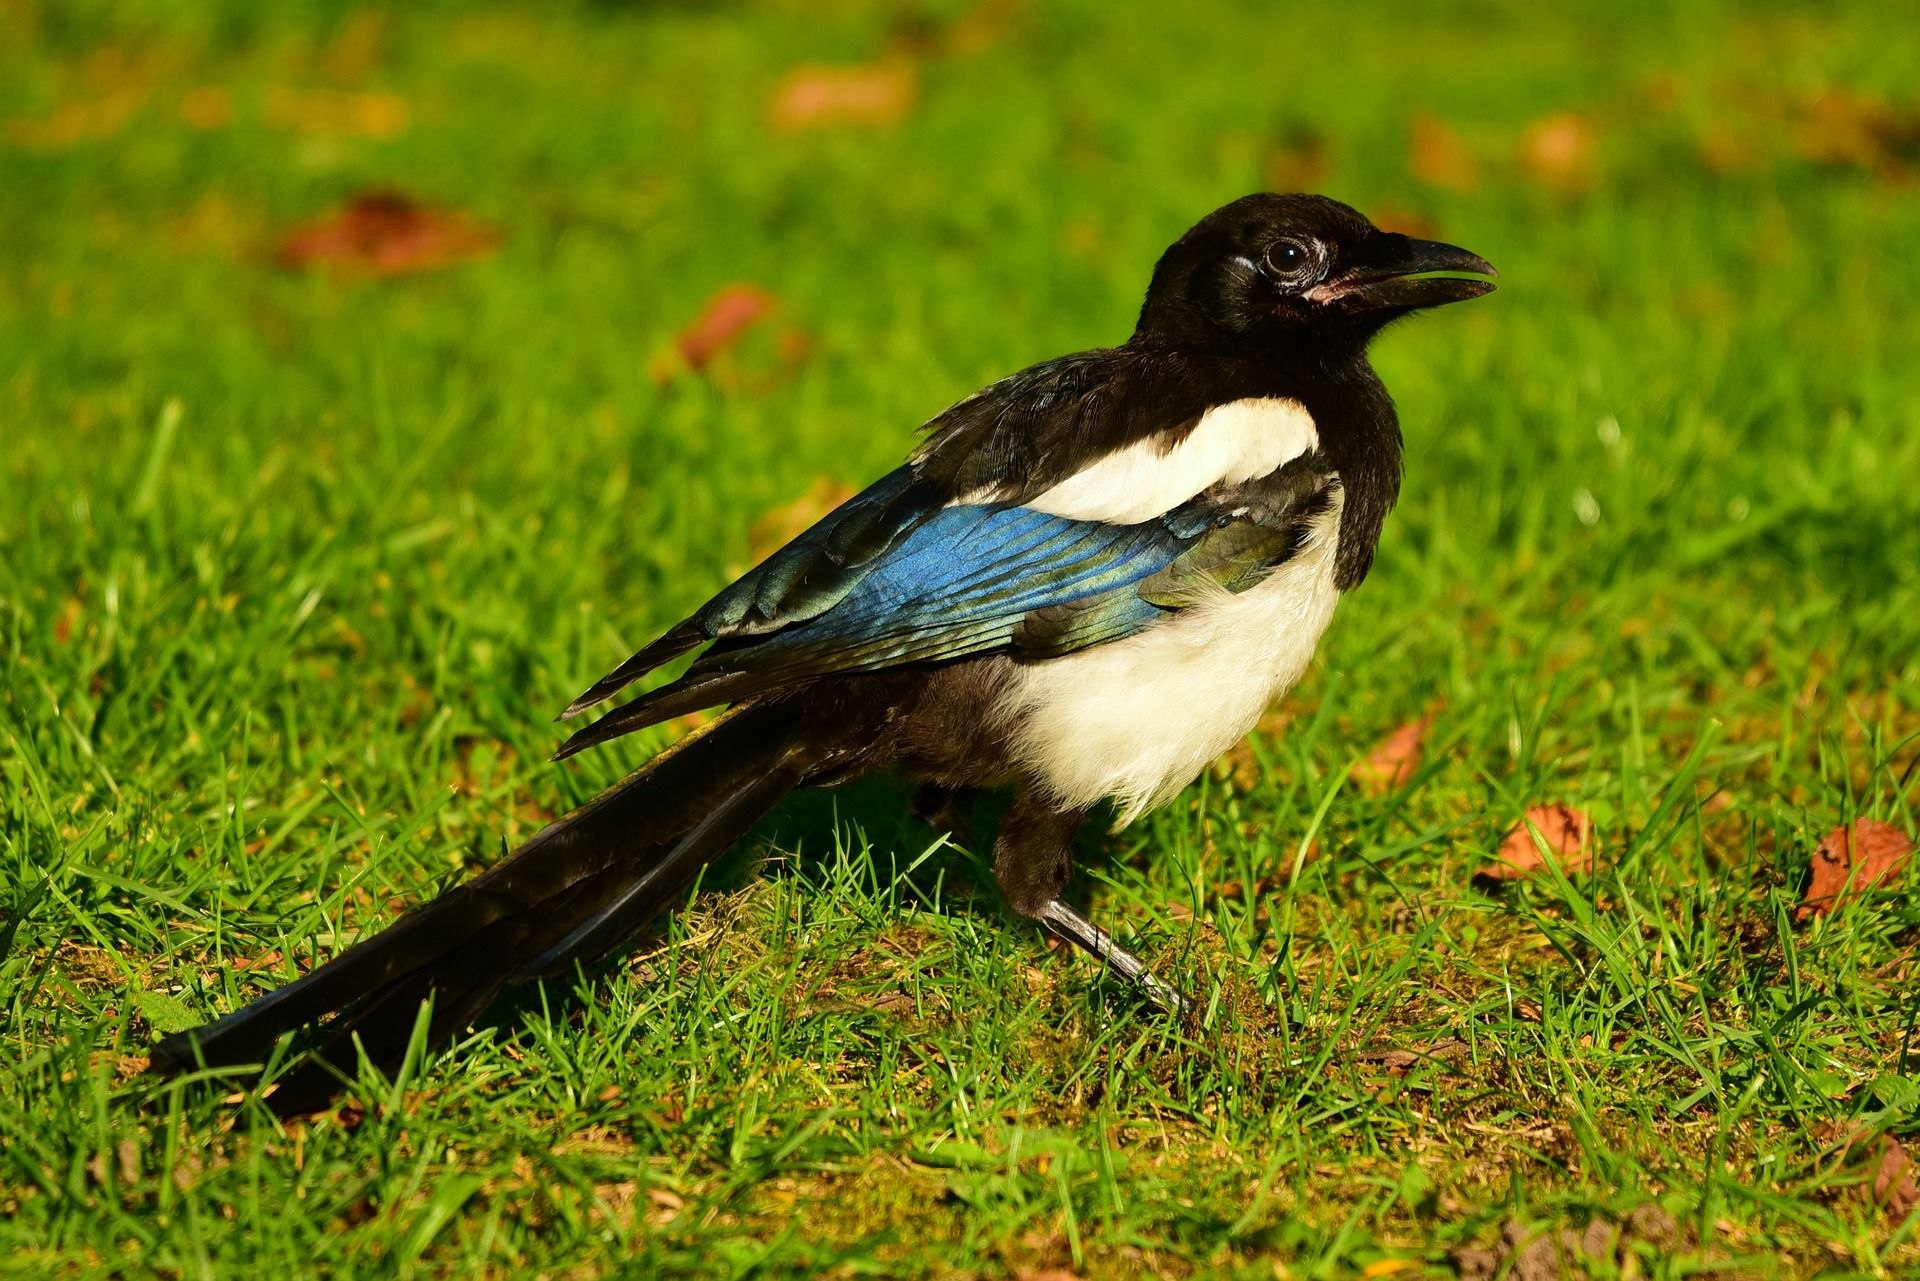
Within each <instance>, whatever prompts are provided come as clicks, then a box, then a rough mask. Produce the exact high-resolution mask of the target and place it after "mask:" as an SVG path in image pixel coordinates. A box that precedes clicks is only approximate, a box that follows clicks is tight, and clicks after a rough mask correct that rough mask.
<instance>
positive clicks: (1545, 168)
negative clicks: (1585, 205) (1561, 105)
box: [1520, 111, 1594, 191]
mask: <svg viewBox="0 0 1920 1281" xmlns="http://www.w3.org/2000/svg"><path fill="white" fill-rule="evenodd" d="M1593 140H1594V130H1593V124H1592V122H1590V121H1589V120H1588V119H1587V118H1586V117H1585V116H1581V115H1577V114H1575V113H1574V112H1571V111H1562V112H1557V113H1555V114H1554V115H1550V116H1542V117H1541V118H1540V119H1538V120H1536V121H1534V122H1533V123H1532V124H1531V125H1528V126H1527V131H1526V133H1524V134H1523V135H1521V138H1520V163H1521V164H1522V165H1523V166H1524V167H1525V168H1526V170H1527V172H1528V173H1530V174H1532V175H1533V176H1534V177H1535V178H1537V179H1539V180H1540V181H1541V182H1542V183H1545V184H1546V185H1547V186H1549V187H1556V188H1558V189H1560V190H1561V191H1584V190H1586V188H1588V187H1590V186H1592V185H1593Z"/></svg>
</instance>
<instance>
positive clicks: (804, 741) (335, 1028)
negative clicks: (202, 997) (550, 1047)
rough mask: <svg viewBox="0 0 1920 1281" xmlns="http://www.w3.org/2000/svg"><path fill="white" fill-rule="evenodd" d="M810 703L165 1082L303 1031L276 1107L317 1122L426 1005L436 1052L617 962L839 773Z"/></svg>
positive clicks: (692, 757)
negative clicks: (750, 842)
mask: <svg viewBox="0 0 1920 1281" xmlns="http://www.w3.org/2000/svg"><path fill="white" fill-rule="evenodd" d="M809 720H810V718H809V716H808V713H807V711H806V708H805V706H804V700H800V699H788V700H781V701H777V702H768V703H758V704H751V705H747V706H743V707H737V708H735V709H734V710H733V711H730V712H728V713H726V714H725V715H723V716H721V717H720V718H719V719H717V720H715V721H714V722H712V723H711V724H709V725H707V726H705V727H704V728H702V729H701V730H698V731H695V733H693V734H691V735H689V736H688V737H687V738H684V739H682V740H681V741H680V742H678V743H676V744H675V745H674V746H673V747H670V748H668V749H667V750H666V751H664V752H662V753H661V754H660V755H658V756H656V757H655V758H654V759H653V760H651V761H649V762H648V763H647V764H646V765H645V766H643V767H642V768H641V769H640V770H639V771H637V772H636V773H634V774H633V775H632V776H630V777H629V778H627V779H626V780H625V781H624V782H622V783H620V784H618V785H616V786H615V787H613V788H610V789H609V790H608V791H606V792H604V793H602V794H601V795H600V796H599V797H597V798H596V799H594V800H593V801H590V802H589V803H588V804H586V805H585V806H582V807H581V808H580V809H578V810H576V811H574V812H573V813H572V814H569V815H567V816H566V817H565V818H562V819H559V820H558V821H556V822H554V823H552V824H550V825H549V826H548V827H546V828H544V829H543V830H541V831H540V832H539V833H537V834H536V835H535V836H534V837H533V838H532V839H531V840H529V841H528V842H527V843H526V844H525V845H523V846H521V848H520V849H519V850H517V851H516V852H515V853H514V854H512V855H511V856H510V857H508V858H507V859H506V860H504V861H503V862H501V863H500V864H499V865H497V866H496V867H493V868H491V869H489V870H488V871H487V872H485V873H483V874H481V875H480V876H478V877H475V878H474V879H473V880H471V881H469V882H467V883H466V884H464V885H459V886H456V887H455V888H453V889H452V890H449V891H448V892H447V893H445V894H443V895H441V896H440V897H439V898H437V899H435V900H433V901H432V902H430V903H427V904H425V905H424V906H422V907H419V908H416V909H415V910H414V911H412V912H410V913H409V914H408V915H406V916H404V917H402V918H401V919H400V920H399V921H398V922H396V923H395V924H394V925H392V926H391V927H389V928H388V929H386V930H385V931H383V932H381V933H379V934H376V935H374V936H373V937H372V938H369V939H365V940H363V941H361V942H359V943H357V944H355V945H354V946H352V947H350V948H348V949H347V950H346V951H345V952H342V953H341V954H340V955H339V956H337V957H335V958H334V959H333V960H331V961H329V962H328V963H327V964H325V965H323V966H321V967H319V968H318V969H316V970H314V971H313V972H312V973H310V974H307V975H305V976H303V977H301V978H299V979H297V980H295V981H294V982H292V983H289V984H287V985H286V986H285V987H283V988H280V989H278V990H277V991H274V992H272V993H269V994H268V995H266V996H264V997H261V998H260V999H259V1000H257V1001H255V1002H253V1003H252V1004H250V1005H248V1006H245V1007H244V1008H242V1009H240V1010H236V1011H235V1012H233V1013H232V1014H229V1015H227V1016H226V1017H224V1018H221V1019H217V1020H215V1021H214V1022H212V1023H209V1024H206V1025H205V1026H203V1027H199V1028H194V1029H191V1030H189V1031H186V1032H179V1033H175V1034H174V1035H172V1036H169V1037H166V1038H165V1039H163V1040H162V1041H160V1042H159V1043H158V1044H157V1045H156V1046H155V1047H154V1051H153V1055H152V1061H153V1064H154V1067H155V1069H156V1070H159V1071H178V1070H182V1069H185V1068H190V1067H193V1066H195V1065H196V1064H198V1063H203V1062H204V1063H206V1064H208V1065H210V1066H233V1065H239V1064H250V1063H258V1062H260V1061H262V1060H263V1059H265V1058H266V1056H267V1054H268V1052H269V1051H270V1050H271V1049H272V1047H273V1045H274V1043H275V1042H276V1041H277V1040H278V1039H279V1038H280V1037H281V1036H283V1035H285V1034H287V1033H289V1032H302V1031H305V1032H307V1033H309V1041H308V1044H307V1045H306V1046H304V1047H303V1053H304V1055H305V1057H304V1060H303V1061H302V1062H301V1063H300V1064H299V1065H297V1066H296V1067H295V1068H294V1069H293V1070H292V1071H291V1072H290V1073H289V1074H288V1075H287V1076H286V1077H284V1078H282V1081H281V1084H280V1088H279V1089H278V1090H276V1091H275V1093H274V1094H273V1096H272V1102H273V1105H274V1107H275V1108H276V1110H278V1111H281V1112H282V1113H283V1114H288V1115H291V1114H294V1113H297V1112H302V1111H311V1110H313V1109H314V1108H316V1107H319V1106H321V1105H323V1104H324V1103H325V1101H326V1099H327V1098H328V1097H329V1096H330V1095H331V1094H332V1093H333V1092H334V1090H335V1088H337V1082H338V1080H339V1075H340V1074H341V1073H342V1072H344V1071H347V1070H350V1069H351V1067H352V1066H353V1063H354V1061H355V1057H356V1053H357V1051H356V1042H357V1043H358V1051H359V1052H364V1053H365V1054H366V1055H367V1057H368V1058H369V1059H370V1060H371V1061H372V1062H374V1063H375V1064H377V1065H379V1066H381V1067H383V1068H390V1067H391V1066H393V1065H394V1064H397V1063H398V1062H399V1060H400V1058H401V1056H402V1055H403V1054H404V1053H405V1051H406V1047H407V1042H408V1039H409V1037H410V1036H411V1033H412V1030H413V1026H414V1022H415V1019H416V1017H417V1014H418V1010H419V1007H420V1002H421V1001H422V1000H424V999H426V998H427V997H428V996H432V997H433V998H434V1013H433V1020H432V1024H431V1026H430V1028H429V1038H430V1040H432V1041H433V1042H435V1043H442V1042H444V1041H446V1040H447V1039H449V1038H451V1037H452V1036H454V1035H455V1034H457V1033H458V1032H459V1030H460V1029H461V1028H463V1027H466V1026H467V1025H468V1024H469V1023H470V1022H472V1020H473V1019H474V1018H475V1017H476V1016H478V1015H479V1014H480V1013H481V1011H482V1010H484V1009H485V1008H486V1006H487V1005H488V1004H490V1003H491V1002H492V1001H493V999H494V998H495V997H496V996H498V995H499V993H500V991H501V989H502V988H504V987H506V986H508V985H510V984H515V983H522V982H526V981H529V980H532V979H537V978H547V977H553V976H556V975H561V974H564V973H566V972H568V971H569V970H570V969H571V967H572V966H573V965H575V964H576V963H583V962H592V961H595V960H598V959H600V958H601V957H603V956H605V955H607V954H608V953H610V952H612V951H613V950H614V949H615V948H617V947H619V946H620V944H621V943H623V942H625V941H627V940H628V939H629V938H631V937H632V936H633V935H634V934H635V933H636V932H638V931H639V930H641V929H642V928H644V927H645V926H646V924H647V922H648V921H649V920H651V919H652V918H653V917H654V916H655V915H657V914H658V913H659V912H660V911H661V910H662V909H664V908H666V907H668V906H670V905H671V904H672V902H673V900H674V898H675V896H676V895H678V894H679V893H681V892H683V891H684V889H685V887H686V886H687V885H688V884H689V883H690V882H691V881H692V879H693V878H694V876H695V875H696V874H697V873H698V872H699V870H700V869H701V868H702V867H703V866H705V865H706V864H707V863H708V862H710V861H712V860H713V859H714V858H716V857H718V856H719V855H720V854H721V853H723V852H724V851H725V850H726V849H727V848H728V847H729V846H731V845H732V844H733V843H734V841H736V840H738V839H739V838H740V837H741V836H742V835H743V834H744V833H745V832H746V831H747V830H748V829H749V828H751V827H752V826H753V824H754V823H756V822H758V821H759V819H760V818H761V817H762V816H764V815H765V814H766V813H767V811H769V810H770V809H772V808H773V806H774V805H775V804H776V803H778V801H779V800H780V798H781V797H783V796H784V795H786V794H787V792H789V791H791V790H792V789H793V788H794V787H796V786H798V785H799V784H800V783H802V782H803V781H805V779H806V777H807V776H808V774H809V773H810V772H812V771H813V770H814V769H815V768H816V767H817V766H819V765H820V764H822V763H823V762H824V761H826V760H828V759H830V758H832V757H833V756H834V755H835V754H836V748H835V746H834V743H833V741H832V739H831V738H830V737H829V736H828V735H826V734H823V733H821V732H819V727H817V726H815V725H812V724H810V723H809Z"/></svg>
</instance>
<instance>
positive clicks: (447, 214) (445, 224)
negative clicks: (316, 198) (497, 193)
mask: <svg viewBox="0 0 1920 1281" xmlns="http://www.w3.org/2000/svg"><path fill="white" fill-rule="evenodd" d="M498 244H499V237H498V236H497V235H496V234H495V233H494V231H493V230H492V228H490V227H487V226H485V225H484V224H482V223H480V222H477V221H475V220H474V219H472V218H469V217H468V216H467V215H465V214H463V213H458V212H456V211H453V210H446V209H435V208H432V207H431V206H428V205H423V204H421V203H419V202H418V201H416V200H414V199H413V198H412V197H411V196H405V195H401V194H400V193H398V192H393V191H368V192H363V193H362V194H360V195H358V196H355V197H354V198H353V199H352V200H350V201H348V202H347V203H346V204H345V205H343V206H341V207H340V208H339V209H338V210H336V211H334V212H333V213H331V214H328V215H327V216H326V217H324V218H319V219H316V220H314V221H312V222H308V223H303V224H302V225H300V226H298V227H296V228H294V229H293V230H292V231H291V232H289V233H287V236H286V238H285V239H283V240H282V241H281V242H280V249H279V252H278V254H277V255H276V257H277V259H278V261H279V263H280V265H281V266H283V267H292V268H296V269H297V268H305V267H316V266H318V267H331V268H333V269H335V270H337V271H341V272H346V273H349V274H354V273H358V274H368V275H375V276H402V275H407V274H410V273H413V272H421V271H433V270H436V269H438V268H441V267H448V266H451V265H453V264H454V263H457V262H464V261H466V260H468V259H472V258H481V257H485V256H486V255H487V254H489V253H491V252H493V250H494V248H495V247H496V246H497V245H498Z"/></svg>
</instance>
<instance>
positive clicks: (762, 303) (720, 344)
mask: <svg viewBox="0 0 1920 1281" xmlns="http://www.w3.org/2000/svg"><path fill="white" fill-rule="evenodd" d="M778 305H779V300H778V299H776V298H775V297H774V296H773V295H772V294H770V293H768V292H767V291H766V290H764V289H762V288H760V287H759V286H758V285H741V284H734V285H722V286H721V287H720V289H719V290H718V291H717V292H715V294H714V295H713V297H711V298H709V299H707V304H706V306H704V307H702V308H701V309H700V314H699V315H698V316H696V317H694V320H693V323H692V324H690V325H688V326H687V327H686V328H685V329H682V330H681V331H680V333H679V334H678V335H677V336H676V337H675V338H674V340H673V345H674V347H675V349H676V350H678V351H679V353H680V359H682V360H684V361H685V362H686V363H687V366H688V367H689V368H691V369H695V370H699V369H705V368H706V367H707V365H708V364H709V363H710V362H711V361H712V360H713V358H714V357H715V356H718V355H719V354H720V353H721V352H723V351H727V350H729V349H730V348H732V347H733V346H735V345H736V344H737V343H739V341H740V340H741V339H742V338H744V337H745V336H746V335H747V332H748V331H749V330H751V329H752V328H753V327H754V326H755V325H758V324H759V323H760V322H761V321H763V320H765V319H766V318H767V317H768V316H770V315H772V314H773V310H774V308H775V307H777V306H778Z"/></svg>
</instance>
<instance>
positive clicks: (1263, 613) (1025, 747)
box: [1000, 491, 1340, 827]
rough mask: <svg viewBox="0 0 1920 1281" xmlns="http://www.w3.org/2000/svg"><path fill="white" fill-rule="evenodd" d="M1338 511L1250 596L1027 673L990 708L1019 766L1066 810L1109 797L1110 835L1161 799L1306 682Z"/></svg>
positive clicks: (1324, 608)
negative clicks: (1005, 729) (1112, 809)
mask: <svg viewBox="0 0 1920 1281" xmlns="http://www.w3.org/2000/svg"><path fill="white" fill-rule="evenodd" d="M1339 524H1340V503H1339V501H1338V494H1337V491H1336V501H1335V502H1334V504H1333V506H1332V507H1331V508H1330V509H1329V510H1328V511H1327V512H1325V513H1324V514H1323V515H1322V516H1321V517H1320V519H1319V521H1318V522H1316V524H1315V528H1314V532H1313V534H1312V536H1311V537H1310V538H1309V539H1308V541H1307V544H1306V545H1305V546H1304V547H1302V548H1301V550H1300V552H1299V553H1298V554H1297V555H1295V556H1294V557H1293V559H1291V560H1289V561H1288V562H1287V563H1286V564H1284V565H1282V566H1281V567H1280V568H1279V569H1277V570H1275V571H1274V572H1273V573H1272V574H1271V575H1269V576H1268V577H1267V579H1266V580H1265V581H1264V582H1262V583H1261V584H1260V585H1259V586H1257V587H1254V588H1252V589H1250V590H1248V591H1245V592H1242V593H1241V594H1239V595H1238V596H1234V595H1230V594H1228V593H1227V592H1225V591H1224V590H1223V591H1222V592H1221V593H1220V595H1219V597H1218V599H1216V600H1212V601H1208V602H1205V603H1202V604H1198V605H1193V606H1189V607H1188V608H1186V609H1183V610H1181V611H1180V612H1179V613H1178V614H1175V615H1172V616H1170V617H1168V618H1166V619H1165V620H1163V621H1161V622H1159V623H1156V624H1155V625H1154V626H1152V627H1149V628H1148V629H1147V630H1145V631H1143V632H1141V633H1140V634H1139V635H1137V636H1130V637H1128V638H1127V639H1125V640H1121V641H1114V642H1113V643H1111V644H1107V645H1100V646H1096V647H1095V648H1092V649H1084V650H1081V651H1079V652H1078V653H1075V654H1069V655H1067V656H1065V657H1063V658H1055V659H1049V660H1046V661H1044V662H1036V663H1031V664H1028V665H1025V666H1023V667H1021V668H1020V669H1019V672H1018V675H1017V676H1016V677H1015V680H1014V683H1013V685H1012V687H1011V688H1010V690H1009V692H1008V693H1007V695H1006V696H1005V697H1004V699H1003V700H1002V703H1001V709H1000V710H1001V713H1002V714H1003V715H1005V716H1006V717H1008V718H1009V722H1010V724H1011V725H1012V726H1013V746H1014V750H1015V753H1016V754H1017V756H1018V757H1019V759H1020V761H1021V763H1022V764H1023V765H1025V766H1026V768H1027V769H1029V770H1030V771H1031V772H1032V773H1033V775H1034V777H1035V778H1036V779H1037V780H1038V781H1039V782H1040V783H1041V784H1042V785H1043V786H1044V787H1046V788H1047V790H1048V791H1049V792H1050V793H1051V794H1052V796H1053V797H1054V799H1055V800H1057V801H1058V802H1059V803H1060V804H1061V805H1063V806H1082V805H1092V804H1095V803H1096V802H1098V801H1101V800H1104V799H1106V798H1109V797H1111V798H1112V799H1113V800H1114V801H1115V803H1116V804H1117V806H1118V809H1119V817H1118V819H1117V822H1116V826H1121V827H1124V826H1125V825H1126V824H1128V823H1131V822H1132V821H1133V820H1134V819H1136V818H1138V817H1139V816H1140V815H1141V814H1143V813H1145V812H1146V811H1148V810H1150V809H1152V808H1154V807H1155V806H1157V805H1160V804H1162V803H1164V802H1165V801H1167V800H1169V799H1170V798H1171V797H1172V796H1173V794H1174V793H1176V792H1178V791H1179V790H1180V789H1181V788H1183V787H1185V786H1186V785H1187V784H1188V783H1190V782H1192V781H1193V780H1194V779H1195V778H1196V777H1198V776H1199V774H1200V771H1201V770H1203V769H1205V768H1206V767H1207V766H1208V764H1210V763H1211V762H1212V761H1213V760H1214V759H1215V758H1216V757H1218V756H1219V755H1220V754H1221V753H1222V752H1225V751H1226V750H1227V749H1228V748H1230V747H1232V746H1233V745H1234V744H1235V743H1236V742H1238V741H1239V740H1240V739H1241V737H1242V736H1243V735H1245V734H1246V733H1247V731H1248V730H1250V729H1252V728H1253V726H1254V723H1255V722H1256V721H1258V720H1259V719H1260V715H1261V713H1262V712H1263V711H1265V710H1266V708H1267V706H1268V705H1269V704H1270V703H1271V702H1272V701H1273V700H1274V699H1276V698H1278V697H1279V696H1280V695H1281V694H1283V693H1285V692H1286V691H1287V690H1288V689H1289V688H1291V687H1292V685H1293V684H1294V682H1296V681H1298V680H1299V679H1300V677H1301V676H1302V675H1303V674H1304V673H1305V672H1306V670H1307V664H1308V663H1309V662H1310V661H1311V660H1312V658H1313V651H1314V647H1315V646H1316V645H1318V644H1319V642H1320V635H1321V633H1322V632H1324V631H1325V630H1326V628H1327V624H1328V622H1330V621H1331V620H1332V618H1333V608H1334V605H1335V604H1336V603H1337V602H1338V600H1339V596H1340V593H1339V590H1338V589H1337V588H1336V587H1335V586H1334V585H1333V562H1334V549H1335V546H1336V543H1337V537H1338V529H1339Z"/></svg>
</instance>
